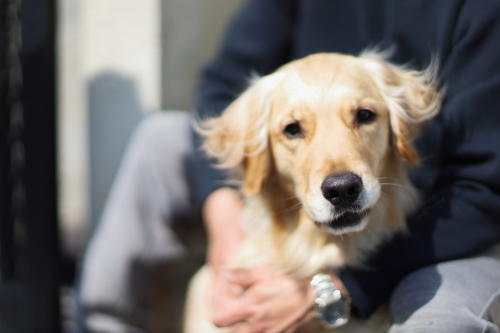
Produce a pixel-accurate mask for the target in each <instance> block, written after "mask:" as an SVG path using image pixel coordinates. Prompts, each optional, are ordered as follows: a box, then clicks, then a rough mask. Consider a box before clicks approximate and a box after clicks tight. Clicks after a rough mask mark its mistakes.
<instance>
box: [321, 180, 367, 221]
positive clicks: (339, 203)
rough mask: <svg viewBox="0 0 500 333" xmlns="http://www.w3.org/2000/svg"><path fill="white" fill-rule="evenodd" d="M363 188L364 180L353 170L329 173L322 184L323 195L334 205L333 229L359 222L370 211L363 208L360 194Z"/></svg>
mask: <svg viewBox="0 0 500 333" xmlns="http://www.w3.org/2000/svg"><path fill="white" fill-rule="evenodd" d="M362 190H363V180H362V179H361V177H360V176H358V175H356V174H355V173H352V172H344V173H339V174H331V175H328V176H327V177H326V178H325V180H324V181H323V183H322V184H321V191H322V193H323V197H324V198H325V199H326V200H328V201H329V202H330V203H331V204H332V205H333V206H334V207H335V212H336V214H335V215H336V217H335V219H333V220H332V221H329V223H328V225H329V226H330V228H332V229H343V228H348V227H352V226H354V225H356V224H358V223H359V222H360V221H361V220H362V219H363V218H364V217H366V216H367V215H368V213H369V209H365V210H362V205H361V204H360V203H359V200H358V199H359V196H360V194H361V192H362Z"/></svg>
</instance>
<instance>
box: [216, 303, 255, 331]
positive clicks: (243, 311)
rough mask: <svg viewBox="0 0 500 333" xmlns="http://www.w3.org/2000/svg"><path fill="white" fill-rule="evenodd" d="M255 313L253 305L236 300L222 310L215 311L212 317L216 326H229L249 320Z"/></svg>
mask: <svg viewBox="0 0 500 333" xmlns="http://www.w3.org/2000/svg"><path fill="white" fill-rule="evenodd" d="M254 313H255V310H254V309H253V307H251V306H249V305H248V304H247V303H246V302H244V301H243V302H242V301H240V300H235V301H233V302H231V303H230V304H229V306H228V307H226V308H225V309H223V310H221V311H215V312H214V316H213V318H212V320H213V323H214V325H215V326H218V327H228V326H233V325H235V324H238V323H240V322H244V321H247V319H248V318H250V317H251V316H252V315H253V314H254Z"/></svg>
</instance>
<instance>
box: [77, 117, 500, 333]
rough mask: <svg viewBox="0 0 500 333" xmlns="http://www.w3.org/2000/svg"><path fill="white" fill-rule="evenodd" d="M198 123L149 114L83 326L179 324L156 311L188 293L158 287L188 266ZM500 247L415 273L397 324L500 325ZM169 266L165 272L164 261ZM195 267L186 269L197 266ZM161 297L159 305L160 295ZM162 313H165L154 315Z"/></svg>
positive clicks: (126, 167)
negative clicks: (185, 225)
mask: <svg viewBox="0 0 500 333" xmlns="http://www.w3.org/2000/svg"><path fill="white" fill-rule="evenodd" d="M189 123H190V118H189V116H188V115H187V114H186V113H181V112H166V113H159V114H155V115H152V116H148V117H147V118H146V119H145V120H144V121H143V123H142V124H141V125H140V126H139V128H138V129H137V130H136V132H135V134H134V136H133V137H132V139H131V142H130V144H129V147H128V150H127V152H126V155H125V157H124V159H123V162H122V165H121V168H120V171H119V174H118V175H117V178H116V180H115V183H114V185H113V189H112V192H111V194H110V196H109V199H108V202H107V204H106V207H105V211H104V214H103V216H102V219H101V221H100V224H99V226H98V228H97V230H96V232H95V234H94V236H93V237H92V239H91V242H90V243H89V247H88V250H87V253H86V255H85V258H84V262H83V267H82V273H81V281H80V288H79V300H80V305H81V308H82V317H81V319H82V320H81V322H80V324H81V326H80V329H81V330H82V331H90V332H142V331H149V332H154V331H162V332H175V331H177V330H178V329H179V325H178V322H177V323H173V322H172V321H173V320H176V319H179V315H175V316H174V317H175V318H172V316H170V317H169V316H168V313H170V312H171V311H170V310H169V308H168V307H164V306H162V305H158V306H156V308H159V309H160V310H157V309H156V310H155V309H154V308H155V304H162V303H161V300H165V299H168V298H169V297H170V296H172V294H175V293H177V296H179V297H180V299H181V298H182V293H179V288H175V287H174V288H173V289H172V288H170V289H168V288H167V289H166V290H167V292H166V293H165V292H162V291H161V290H154V289H155V288H156V289H161V288H158V286H161V282H160V283H158V281H163V282H164V281H169V282H172V279H170V277H171V276H172V275H175V274H178V273H179V271H182V269H178V267H179V266H177V267H175V266H169V262H175V261H178V262H185V261H186V260H185V259H186V255H188V254H189V252H190V251H191V250H190V249H189V248H188V247H187V246H186V242H182V241H181V240H180V238H179V234H178V233H175V232H174V231H173V229H175V228H173V225H172V224H173V222H172V221H174V220H175V219H176V218H177V217H178V216H189V215H190V213H191V212H192V211H193V207H192V205H191V201H190V200H189V198H190V196H189V190H190V189H189V186H188V185H187V181H186V168H185V164H184V161H185V160H186V157H187V156H188V155H189V154H191V152H192V150H191V149H192V148H191V138H190V134H189ZM498 253H499V251H496V252H491V253H484V254H482V255H480V256H476V257H473V258H467V259H463V260H456V261H451V262H445V263H441V264H438V265H433V266H429V267H425V268H423V269H420V270H418V271H416V272H414V273H412V274H410V275H409V276H407V277H406V278H405V279H404V280H403V281H401V282H400V284H399V285H398V286H397V288H396V289H395V291H394V293H393V295H392V298H391V300H390V309H391V312H392V314H393V317H394V325H393V326H392V328H391V330H390V332H391V333H397V332H404V333H411V332H450V333H455V332H471V333H472V332H488V333H490V332H497V333H500V329H499V327H498V325H500V255H498ZM199 264H201V262H199ZM162 265H163V267H164V269H163V270H162V269H160V270H158V269H157V268H156V267H158V266H162ZM195 266H196V264H193V265H192V267H190V269H187V270H186V269H185V270H184V272H187V273H189V274H190V273H191V272H193V271H194V270H195V269H196V267H195ZM181 275H182V274H181ZM186 275H188V274H186ZM187 279H188V276H185V277H181V278H180V280H181V281H184V282H185V281H186V280H187ZM155 281H156V282H155ZM138 286H139V287H138ZM184 287H185V286H184ZM137 289H140V290H139V292H138V291H137ZM181 289H182V288H181ZM144 295H146V296H144ZM147 295H149V296H150V297H149V298H148V296H147ZM151 295H153V296H151ZM155 297H156V298H160V302H159V303H158V302H157V303H155V301H154V300H153V301H152V300H151V299H154V298H155ZM174 304H177V307H182V305H181V303H175V302H174ZM177 310H178V309H177ZM155 311H156V312H155ZM174 312H175V311H174ZM154 313H156V314H157V315H156V319H151V317H155V315H154ZM176 313H179V312H176ZM148 316H149V317H148ZM148 318H149V319H148ZM165 318H169V319H165ZM177 321H178V320H177ZM139 327H141V328H142V329H141V328H139Z"/></svg>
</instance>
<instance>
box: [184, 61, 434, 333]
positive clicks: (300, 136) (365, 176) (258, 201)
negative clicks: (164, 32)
mask: <svg viewBox="0 0 500 333" xmlns="http://www.w3.org/2000/svg"><path fill="white" fill-rule="evenodd" d="M440 102H441V93H440V92H439V91H438V89H437V82H436V66H434V65H431V66H429V68H427V69H426V70H423V71H416V70H410V69H408V68H406V67H403V66H396V65H393V64H390V63H388V62H387V61H386V60H385V57H384V55H383V54H381V53H377V52H364V53H363V54H362V55H360V56H359V57H355V56H349V55H341V54H326V53H323V54H315V55H311V56H308V57H306V58H303V59H300V60H296V61H293V62H291V63H289V64H287V65H285V66H283V67H281V68H280V69H278V70H277V71H276V72H275V73H273V74H270V75H267V76H265V77H262V78H260V79H258V80H256V81H255V82H254V83H253V84H252V85H251V87H250V88H249V89H247V90H246V91H245V92H244V93H243V94H242V95H241V96H240V97H239V98H238V99H236V100H235V101H234V102H233V103H232V104H231V105H230V106H229V107H228V108H227V109H226V110H225V111H224V112H223V114H222V115H221V116H220V117H218V118H212V119H208V120H204V121H202V123H201V124H200V125H199V130H200V132H201V133H202V135H203V136H204V137H205V145H204V149H205V150H206V152H207V153H208V154H209V155H210V156H213V157H216V158H217V160H218V161H219V164H218V165H219V167H220V168H224V169H228V170H233V171H236V177H238V179H239V180H241V192H242V195H243V198H244V202H245V212H244V215H243V216H244V217H243V221H242V225H241V228H242V230H243V231H244V233H245V238H244V241H243V244H242V245H241V247H240V248H239V250H238V252H237V253H236V254H235V255H234V258H233V260H232V262H231V264H230V265H229V267H228V268H229V269H248V268H251V267H255V266H258V265H273V266H274V267H276V269H277V270H280V271H284V272H287V273H288V274H291V275H292V276H296V277H297V278H304V277H310V276H313V275H314V274H316V273H318V272H321V271H325V270H329V269H330V270H334V269H338V268H340V267H343V266H357V265H360V264H361V263H362V262H363V259H364V258H365V257H366V255H367V254H368V253H369V252H370V251H373V250H374V249H376V248H377V246H379V245H380V244H381V243H382V242H384V241H387V240H388V239H389V238H390V237H391V236H392V235H394V234H395V233H398V232H404V231H405V229H406V228H405V216H406V215H407V214H408V213H409V212H411V211H412V210H413V209H414V208H415V206H416V203H417V195H416V193H415V190H414V188H413V187H412V185H411V183H410V182H409V180H408V177H407V172H406V167H407V165H408V164H416V163H417V162H418V155H417V153H416V151H415V148H414V146H413V143H412V142H413V139H414V137H415V136H416V135H417V133H418V130H419V128H420V127H421V125H422V123H424V122H425V121H427V120H429V119H431V118H432V117H433V116H434V115H435V114H436V113H437V112H438V110H439V108H440ZM212 278H213V276H212V272H211V270H210V268H209V267H208V266H205V267H203V268H202V269H201V270H200V271H199V272H198V274H197V275H196V276H195V277H194V278H193V280H192V282H191V286H190V290H189V294H188V300H187V306H186V313H185V315H186V317H185V331H186V332H187V333H204V332H221V331H224V330H223V329H220V328H217V327H215V326H214V325H213V324H212V323H211V309H210V307H211V302H210V292H211V283H212V282H211V281H212ZM359 325H361V326H363V325H372V326H369V327H371V328H370V329H368V331H369V332H374V331H376V329H374V328H373V323H372V324H371V323H370V321H368V323H365V324H360V323H357V322H355V321H354V320H353V321H350V323H349V324H347V325H346V326H344V327H342V328H341V329H337V330H339V331H351V332H360V331H363V329H362V327H360V326H359Z"/></svg>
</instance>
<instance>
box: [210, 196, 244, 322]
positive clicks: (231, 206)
mask: <svg viewBox="0 0 500 333" xmlns="http://www.w3.org/2000/svg"><path fill="white" fill-rule="evenodd" d="M242 213H243V202H242V200H241V197H240V195H239V194H238V192H236V191H235V190H233V189H230V188H221V189H218V190H216V191H214V192H213V193H212V194H210V196H209V197H208V198H207V200H206V202H205V206H204V207H203V219H204V222H205V225H206V227H207V231H208V251H207V263H208V265H209V266H210V267H211V268H212V270H213V272H214V284H213V286H212V288H213V289H212V299H211V301H212V309H213V310H214V313H213V314H212V317H213V318H214V319H215V320H216V318H218V317H219V316H220V315H221V314H224V313H225V312H226V311H227V310H228V308H229V307H230V306H232V302H233V301H234V300H235V299H237V298H238V297H240V296H241V294H242V293H243V287H242V286H240V285H238V284H235V283H231V282H230V281H229V280H228V279H227V273H228V272H227V271H226V270H225V269H224V267H225V265H227V264H228V263H229V261H230V259H231V257H232V256H233V255H234V253H235V252H236V250H237V249H238V247H239V245H240V242H241V239H242V232H241V229H240V222H241V216H242Z"/></svg>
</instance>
